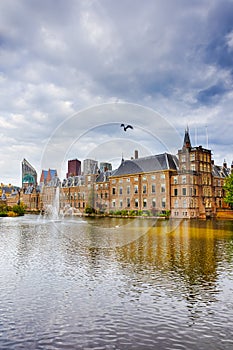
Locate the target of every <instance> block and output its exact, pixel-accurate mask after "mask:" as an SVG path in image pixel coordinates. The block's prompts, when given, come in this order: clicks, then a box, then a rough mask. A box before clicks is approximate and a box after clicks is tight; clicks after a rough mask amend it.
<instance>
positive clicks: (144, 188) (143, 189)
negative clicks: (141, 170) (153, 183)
mask: <svg viewBox="0 0 233 350" xmlns="http://www.w3.org/2000/svg"><path fill="white" fill-rule="evenodd" d="M142 193H144V194H145V193H146V185H143V188H142Z"/></svg>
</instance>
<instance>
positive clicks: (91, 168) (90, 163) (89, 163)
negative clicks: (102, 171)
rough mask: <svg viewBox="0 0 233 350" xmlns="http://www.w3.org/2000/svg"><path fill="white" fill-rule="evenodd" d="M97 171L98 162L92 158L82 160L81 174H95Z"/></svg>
mask: <svg viewBox="0 0 233 350" xmlns="http://www.w3.org/2000/svg"><path fill="white" fill-rule="evenodd" d="M97 172H98V162H97V160H93V159H85V160H84V162H83V174H84V175H88V174H97Z"/></svg>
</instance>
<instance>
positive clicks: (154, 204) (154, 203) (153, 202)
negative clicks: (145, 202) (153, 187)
mask: <svg viewBox="0 0 233 350" xmlns="http://www.w3.org/2000/svg"><path fill="white" fill-rule="evenodd" d="M155 207H156V199H155V198H153V199H152V208H155Z"/></svg>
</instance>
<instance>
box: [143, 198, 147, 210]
mask: <svg viewBox="0 0 233 350" xmlns="http://www.w3.org/2000/svg"><path fill="white" fill-rule="evenodd" d="M146 207H147V199H146V198H143V208H146Z"/></svg>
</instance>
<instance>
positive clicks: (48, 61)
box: [0, 0, 233, 174]
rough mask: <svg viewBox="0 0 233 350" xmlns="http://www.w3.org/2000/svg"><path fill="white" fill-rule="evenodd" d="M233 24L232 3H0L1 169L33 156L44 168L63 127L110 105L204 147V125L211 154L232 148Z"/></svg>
mask: <svg viewBox="0 0 233 350" xmlns="http://www.w3.org/2000/svg"><path fill="white" fill-rule="evenodd" d="M232 17H233V2H232V1H230V0H221V1H220V0H200V1H199V0H197V1H186V0H167V1H162V0H158V1H156V2H155V1H154V0H147V1H145V2H142V1H141V0H140V1H139V0H134V1H133V0H126V1H113V0H101V1H98V0H85V1H84V0H83V1H75V0H69V1H65V0H56V1H55V0H47V1H35V0H32V1H27V0H22V1H16V0H2V1H1V2H0V93H1V96H0V97H1V98H0V125H1V131H2V133H3V134H4V137H5V139H4V140H5V141H4V144H2V147H3V148H2V149H4V154H6V155H7V156H3V163H2V164H4V161H5V162H7V159H8V158H9V157H12V159H14V160H15V162H16V163H15V164H16V165H15V166H14V167H12V174H13V173H14V172H16V169H18V163H19V162H20V161H21V160H22V158H24V157H26V158H27V154H28V153H29V155H30V157H31V159H30V160H31V162H32V163H33V162H35V163H36V164H34V165H35V166H36V165H37V166H38V167H39V160H38V159H39V156H38V154H39V153H41V144H42V143H43V142H45V141H46V140H48V139H49V138H50V135H51V134H52V133H53V132H54V130H55V129H56V128H57V127H58V126H59V125H60V123H62V122H63V121H64V120H65V119H66V118H68V117H69V116H71V115H72V114H74V113H75V112H77V111H79V110H81V109H83V108H86V107H90V106H92V105H95V104H101V103H106V102H120V101H128V102H133V103H136V104H142V105H144V106H146V107H151V108H154V109H156V110H157V111H158V112H159V113H160V114H162V115H164V118H166V119H167V120H168V121H169V122H170V123H171V124H172V125H174V128H176V129H177V130H178V131H179V133H180V134H181V135H183V130H184V128H185V127H186V125H187V124H189V126H190V128H191V129H192V128H199V137H200V138H201V137H202V138H203V139H204V138H205V125H207V124H208V130H209V133H210V140H212V141H213V142H212V147H215V144H216V147H217V146H218V145H217V140H218V136H219V134H221V135H222V134H224V135H225V139H227V140H228V141H226V142H228V144H231V135H230V134H231V133H230V131H229V129H228V130H225V129H224V123H223V120H225V121H228V120H230V119H232V110H233V108H232V107H233V106H232V104H233V102H232V101H233V98H232V97H233V96H232V95H233V91H232V86H233V81H232V63H233V62H232V57H233V55H232V53H233V28H232V27H233V26H232V23H233V18H232ZM213 123H214V124H213ZM100 124H101V123H100ZM83 127H84V126H83ZM147 127H148V129H150V127H151V125H148V126H147ZM152 127H153V126H152ZM105 131H106V130H105V128H104V127H103V130H102V131H101V128H100V129H99V128H97V129H96V137H101V133H103V135H105ZM67 132H68V131H67ZM112 133H113V134H112V135H113V136H114V135H115V134H114V131H112ZM2 140H3V139H2ZM7 140H8V142H7ZM33 140H35V141H34V144H33ZM40 140H41V142H40ZM112 144H113V143H112ZM11 145H14V147H11ZM17 145H18V146H17ZM32 145H33V146H32ZM83 147H84V146H83ZM177 147H178V148H179V147H180V145H177ZM29 149H30V152H29ZM223 151H224V152H225V154H224V152H223ZM224 157H229V158H230V157H232V154H231V151H228V150H226V149H225V150H224V149H223V148H222V149H221V152H220V153H219V159H220V158H224ZM3 173H4V171H3V170H2V174H3Z"/></svg>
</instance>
